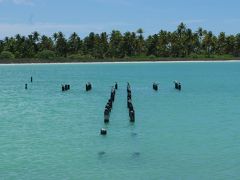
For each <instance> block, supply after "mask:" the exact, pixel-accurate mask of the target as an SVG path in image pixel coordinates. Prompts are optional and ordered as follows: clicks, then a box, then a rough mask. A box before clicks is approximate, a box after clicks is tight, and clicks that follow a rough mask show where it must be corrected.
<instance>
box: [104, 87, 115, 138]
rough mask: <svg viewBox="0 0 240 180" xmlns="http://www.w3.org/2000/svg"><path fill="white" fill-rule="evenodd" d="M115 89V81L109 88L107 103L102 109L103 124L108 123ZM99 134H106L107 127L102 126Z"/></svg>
mask: <svg viewBox="0 0 240 180" xmlns="http://www.w3.org/2000/svg"><path fill="white" fill-rule="evenodd" d="M117 89H118V84H117V83H115V86H114V87H112V89H111V94H110V98H109V99H108V102H107V104H106V106H105V109H104V123H105V124H108V123H109V120H110V114H111V111H112V108H113V103H114V101H115V96H116V90H117ZM100 134H101V135H107V129H104V128H102V129H101V130H100Z"/></svg>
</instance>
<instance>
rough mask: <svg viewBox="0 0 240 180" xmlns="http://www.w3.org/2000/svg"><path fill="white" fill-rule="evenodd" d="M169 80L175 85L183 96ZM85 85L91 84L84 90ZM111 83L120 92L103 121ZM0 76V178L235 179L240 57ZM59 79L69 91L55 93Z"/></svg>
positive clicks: (239, 159) (25, 69)
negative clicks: (107, 121) (237, 59)
mask: <svg viewBox="0 0 240 180" xmlns="http://www.w3.org/2000/svg"><path fill="white" fill-rule="evenodd" d="M31 76H33V83H30V77H31ZM173 80H179V81H181V82H182V91H181V92H178V91H176V90H175V89H174V88H173V87H174V84H173ZM88 81H90V82H92V84H93V90H92V91H90V92H85V91H84V88H85V83H86V82H88ZM115 81H117V82H118V84H119V90H118V91H117V94H116V101H115V103H114V105H113V110H112V114H111V118H110V124H109V125H107V126H105V125H104V123H103V110H104V106H105V104H106V102H107V100H108V98H109V96H110V89H111V86H112V85H114V82H115ZM154 81H156V82H159V83H160V90H159V91H158V92H154V91H153V90H152V83H153V82H154ZM0 82H1V85H0V87H1V88H0V177H1V178H0V179H104V178H105V179H238V178H239V176H240V154H239V152H240V133H239V127H240V111H239V104H240V103H239V102H240V63H239V62H231V63H227V62H218V63H210V62H209V63H147V64H135V63H134V64H55V65H54V64H51V65H14V66H13V65H4V66H0ZM127 82H130V84H131V87H132V94H133V104H134V107H135V111H136V122H135V124H131V123H129V117H128V110H127V102H126V100H127V93H126V84H127ZM25 83H28V90H25V89H24V84H25ZM65 83H66V84H70V85H71V90H70V91H68V92H64V93H63V92H61V84H65ZM102 127H105V128H107V129H108V135H107V136H106V137H103V136H100V135H99V132H100V129H101V128H102Z"/></svg>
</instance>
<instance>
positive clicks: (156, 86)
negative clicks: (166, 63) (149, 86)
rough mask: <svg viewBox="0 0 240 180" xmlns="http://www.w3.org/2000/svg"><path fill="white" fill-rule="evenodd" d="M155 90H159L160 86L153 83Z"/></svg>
mask: <svg viewBox="0 0 240 180" xmlns="http://www.w3.org/2000/svg"><path fill="white" fill-rule="evenodd" d="M153 89H154V90H155V91H157V90H158V84H157V83H153Z"/></svg>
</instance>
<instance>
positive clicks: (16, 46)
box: [0, 23, 240, 62]
mask: <svg viewBox="0 0 240 180" xmlns="http://www.w3.org/2000/svg"><path fill="white" fill-rule="evenodd" d="M143 34H144V32H143V30H142V29H138V30H137V31H136V32H125V33H121V32H120V31H117V30H113V31H112V32H111V33H110V34H107V33H106V32H103V33H100V34H95V33H93V32H91V33H90V34H89V35H88V36H87V37H85V38H84V39H81V38H80V37H79V36H78V35H77V33H73V34H72V35H71V36H70V37H69V38H65V36H64V34H63V33H62V32H58V33H54V34H53V36H52V37H48V36H45V35H42V36H40V34H39V33H38V32H33V33H32V34H30V35H28V36H21V35H20V34H17V35H16V36H15V37H6V38H5V39H4V40H0V58H1V59H14V57H15V58H16V59H18V61H20V62H25V60H24V59H28V61H30V60H34V62H38V61H40V60H41V59H44V60H49V61H47V62H56V60H57V61H59V62H63V61H65V62H66V61H74V62H76V61H80V62H81V61H87V60H89V61H92V60H94V61H101V59H104V60H107V61H114V60H115V59H118V60H119V59H121V60H122V61H125V60H137V59H139V60H164V59H166V60H168V59H234V58H238V57H239V56H240V34H236V35H226V34H225V33H224V32H221V33H220V34H219V35H214V34H213V33H212V32H211V31H207V30H203V29H202V28H199V29H198V30H197V31H196V32H194V31H192V30H191V29H189V28H187V27H186V25H185V24H183V23H181V24H180V25H179V26H178V27H177V29H176V30H175V31H173V32H169V31H164V30H161V31H159V33H157V34H153V35H150V36H148V37H146V38H144V36H143ZM21 59H22V60H21Z"/></svg>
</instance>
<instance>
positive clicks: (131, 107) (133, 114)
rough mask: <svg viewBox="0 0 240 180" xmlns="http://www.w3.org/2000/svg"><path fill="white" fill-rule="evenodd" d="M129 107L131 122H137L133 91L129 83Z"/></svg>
mask: <svg viewBox="0 0 240 180" xmlns="http://www.w3.org/2000/svg"><path fill="white" fill-rule="evenodd" d="M127 107H128V111H129V118H130V122H135V111H134V107H133V103H132V91H131V87H130V84H129V83H127Z"/></svg>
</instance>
